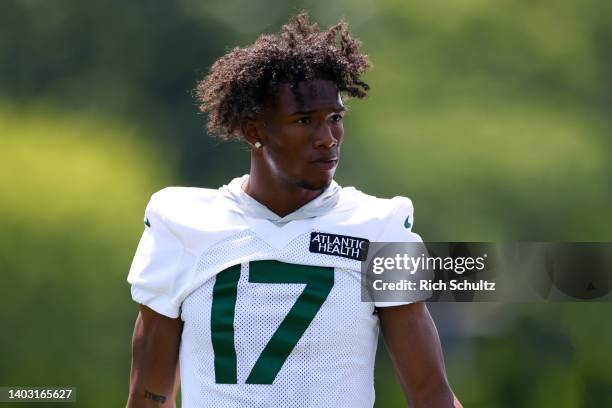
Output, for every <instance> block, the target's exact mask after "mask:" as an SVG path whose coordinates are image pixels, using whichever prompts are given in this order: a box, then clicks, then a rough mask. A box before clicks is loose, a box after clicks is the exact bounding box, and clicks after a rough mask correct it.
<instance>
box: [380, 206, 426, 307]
mask: <svg viewBox="0 0 612 408" xmlns="http://www.w3.org/2000/svg"><path fill="white" fill-rule="evenodd" d="M391 201H393V202H394V203H395V206H394V209H393V211H392V213H391V215H390V216H389V219H388V220H387V223H386V225H385V228H384V229H383V231H382V233H381V235H380V237H379V238H378V240H377V241H379V242H396V243H397V242H414V243H417V244H418V243H421V244H422V243H423V239H422V238H421V236H420V235H419V234H417V233H415V232H413V231H412V227H413V226H414V207H413V205H412V201H411V200H410V199H409V198H406V197H399V196H398V197H393V198H392V199H391ZM426 295H427V296H424V298H423V299H422V300H425V299H426V298H427V297H429V296H430V294H426ZM415 301H419V300H415ZM410 303H414V301H401V302H399V301H398V302H374V306H376V307H389V306H400V305H407V304H410Z"/></svg>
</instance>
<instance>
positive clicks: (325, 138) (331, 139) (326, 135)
mask: <svg viewBox="0 0 612 408" xmlns="http://www.w3.org/2000/svg"><path fill="white" fill-rule="evenodd" d="M314 144H315V147H316V148H324V149H331V148H332V147H335V146H337V145H338V135H337V134H335V132H334V129H333V126H331V125H330V124H329V123H327V122H324V123H322V124H321V125H320V126H319V127H318V128H317V131H316V132H315V137H314Z"/></svg>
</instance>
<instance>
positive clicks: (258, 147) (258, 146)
mask: <svg viewBox="0 0 612 408" xmlns="http://www.w3.org/2000/svg"><path fill="white" fill-rule="evenodd" d="M255 147H256V148H257V149H260V148H261V142H260V141H259V140H258V141H256V142H255Z"/></svg>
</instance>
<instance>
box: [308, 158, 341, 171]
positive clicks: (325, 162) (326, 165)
mask: <svg viewBox="0 0 612 408" xmlns="http://www.w3.org/2000/svg"><path fill="white" fill-rule="evenodd" d="M311 163H312V164H314V165H315V166H317V167H318V168H320V169H322V170H331V169H333V168H334V167H336V165H337V164H338V156H329V157H322V158H319V159H316V160H313V161H311Z"/></svg>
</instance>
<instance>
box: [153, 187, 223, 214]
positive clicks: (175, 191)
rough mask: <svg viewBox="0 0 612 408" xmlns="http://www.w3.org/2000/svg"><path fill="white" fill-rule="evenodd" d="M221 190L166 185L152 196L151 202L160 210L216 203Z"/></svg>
mask: <svg viewBox="0 0 612 408" xmlns="http://www.w3.org/2000/svg"><path fill="white" fill-rule="evenodd" d="M218 196H219V190H217V189H212V188H199V187H174V186H173V187H166V188H163V189H161V190H159V191H157V192H155V193H153V195H152V196H151V201H150V204H151V205H153V206H154V207H155V208H157V209H160V210H166V211H167V210H172V209H176V208H177V207H178V208H184V207H189V206H202V205H204V206H206V205H210V204H212V203H214V202H215V201H216V200H217V198H218Z"/></svg>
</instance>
